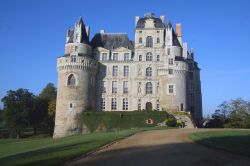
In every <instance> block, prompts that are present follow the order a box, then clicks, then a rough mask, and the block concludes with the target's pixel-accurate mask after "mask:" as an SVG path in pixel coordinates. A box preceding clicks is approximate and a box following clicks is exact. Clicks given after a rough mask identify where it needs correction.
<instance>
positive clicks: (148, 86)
mask: <svg viewBox="0 0 250 166" xmlns="http://www.w3.org/2000/svg"><path fill="white" fill-rule="evenodd" d="M152 93H153V86H152V83H151V82H147V83H146V94H152Z"/></svg>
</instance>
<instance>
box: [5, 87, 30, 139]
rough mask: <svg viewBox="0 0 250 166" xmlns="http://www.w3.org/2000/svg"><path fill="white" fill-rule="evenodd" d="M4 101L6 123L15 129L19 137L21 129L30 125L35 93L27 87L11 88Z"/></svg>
mask: <svg viewBox="0 0 250 166" xmlns="http://www.w3.org/2000/svg"><path fill="white" fill-rule="evenodd" d="M2 102H3V104H4V116H5V120H6V124H7V126H8V127H9V128H10V129H12V130H14V131H15V133H16V136H17V138H19V137H20V134H21V129H23V128H25V127H27V126H28V125H29V114H30V112H31V111H32V109H33V104H34V95H33V94H32V93H30V92H29V91H28V90H27V89H22V88H20V89H18V90H16V91H13V90H9V91H8V92H7V95H6V96H5V97H4V98H3V99H2Z"/></svg>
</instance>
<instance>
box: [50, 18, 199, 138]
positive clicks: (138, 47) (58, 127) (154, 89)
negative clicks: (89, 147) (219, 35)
mask: <svg viewBox="0 0 250 166" xmlns="http://www.w3.org/2000/svg"><path fill="white" fill-rule="evenodd" d="M181 29H182V27H181V24H176V28H175V29H174V28H173V26H172V24H171V23H170V22H167V23H165V17H164V16H160V17H159V18H158V17H156V16H155V15H154V14H153V13H147V14H145V15H144V17H135V41H131V40H130V39H129V38H128V35H127V34H126V33H106V32H105V31H104V30H101V31H100V33H97V34H95V35H94V37H93V38H92V40H91V41H90V40H89V36H90V35H89V34H90V31H89V27H88V26H85V24H84V23H83V21H82V18H80V19H79V20H78V21H77V22H76V24H75V27H74V28H73V29H69V30H67V35H66V45H65V53H64V55H63V56H61V57H59V58H58V59H57V70H58V94H57V105H56V119H55V131H54V137H62V136H66V135H71V134H73V133H76V132H79V130H80V126H79V124H78V123H77V121H76V119H77V115H78V113H81V112H83V111H85V110H89V109H91V110H98V111H134V110H155V111H168V112H175V111H185V112H190V114H191V116H192V117H193V119H194V121H195V122H196V123H197V124H198V123H199V122H200V121H201V119H202V95H201V84H200V68H199V67H198V64H197V62H196V61H195V60H194V49H191V50H188V47H187V43H183V42H182V30H181Z"/></svg>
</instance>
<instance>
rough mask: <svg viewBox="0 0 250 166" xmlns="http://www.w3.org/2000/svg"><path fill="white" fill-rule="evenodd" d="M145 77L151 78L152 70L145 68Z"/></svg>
mask: <svg viewBox="0 0 250 166" xmlns="http://www.w3.org/2000/svg"><path fill="white" fill-rule="evenodd" d="M146 76H147V77H151V76H152V68H151V67H148V68H146Z"/></svg>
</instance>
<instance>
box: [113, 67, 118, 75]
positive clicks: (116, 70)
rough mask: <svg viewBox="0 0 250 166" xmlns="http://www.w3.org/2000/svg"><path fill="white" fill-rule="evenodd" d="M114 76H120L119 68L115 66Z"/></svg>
mask: <svg viewBox="0 0 250 166" xmlns="http://www.w3.org/2000/svg"><path fill="white" fill-rule="evenodd" d="M113 76H118V66H113Z"/></svg>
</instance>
